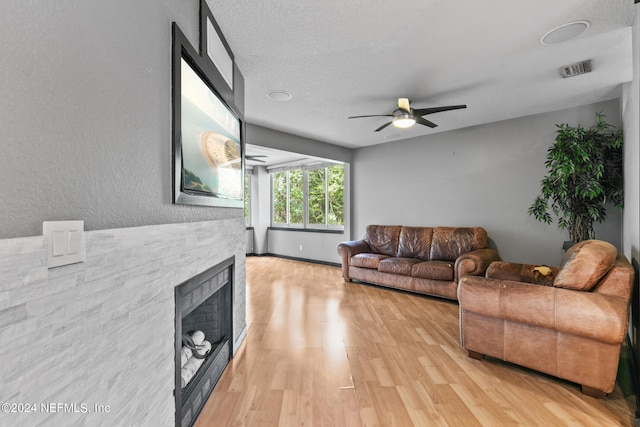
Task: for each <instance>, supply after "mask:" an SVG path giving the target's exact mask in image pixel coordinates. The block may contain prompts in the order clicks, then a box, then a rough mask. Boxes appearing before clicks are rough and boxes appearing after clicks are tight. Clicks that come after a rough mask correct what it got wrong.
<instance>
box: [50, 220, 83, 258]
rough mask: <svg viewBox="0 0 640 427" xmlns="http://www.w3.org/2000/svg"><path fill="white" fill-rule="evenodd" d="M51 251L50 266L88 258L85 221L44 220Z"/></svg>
mask: <svg viewBox="0 0 640 427" xmlns="http://www.w3.org/2000/svg"><path fill="white" fill-rule="evenodd" d="M42 234H43V235H44V237H45V239H46V241H47V245H48V251H49V268H53V267H60V266H62V265H67V264H75V263H77V262H83V261H84V260H85V258H86V254H87V251H86V247H85V238H84V221H44V222H43V223H42Z"/></svg>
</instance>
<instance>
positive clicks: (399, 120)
mask: <svg viewBox="0 0 640 427" xmlns="http://www.w3.org/2000/svg"><path fill="white" fill-rule="evenodd" d="M461 108H467V106H466V105H448V106H446V107H433V108H415V109H414V108H411V105H410V101H409V98H398V109H396V110H395V111H394V112H393V113H391V114H373V115H368V116H352V117H349V118H350V119H359V118H361V117H391V118H392V119H391V121H390V122H387V123H385V124H383V125H382V126H380V127H379V128H378V129H376V130H375V131H374V132H380V131H381V130H382V129H384V128H386V127H387V126H389V125H390V124H393V125H394V126H395V127H398V128H408V127H411V126H413V125H414V124H416V123H418V124H421V125H423V126H428V127H430V128H434V127H436V126H438V125H437V124H435V123H433V122H430V121H429V120H427V119H425V118H423V117H422V116H426V115H427V114H433V113H439V112H441V111H449V110H459V109H461Z"/></svg>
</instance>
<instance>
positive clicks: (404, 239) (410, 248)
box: [397, 227, 433, 260]
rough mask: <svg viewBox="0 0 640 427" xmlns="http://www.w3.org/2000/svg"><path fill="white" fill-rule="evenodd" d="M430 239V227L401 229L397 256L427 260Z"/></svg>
mask: <svg viewBox="0 0 640 427" xmlns="http://www.w3.org/2000/svg"><path fill="white" fill-rule="evenodd" d="M432 237H433V228H432V227H402V230H401V231H400V240H399V242H398V254H397V256H399V257H401V258H420V259H423V260H428V259H429V251H430V248H431V238H432Z"/></svg>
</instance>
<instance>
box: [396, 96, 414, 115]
mask: <svg viewBox="0 0 640 427" xmlns="http://www.w3.org/2000/svg"><path fill="white" fill-rule="evenodd" d="M398 108H399V109H401V110H402V111H406V112H407V113H410V112H411V106H410V105H409V98H398Z"/></svg>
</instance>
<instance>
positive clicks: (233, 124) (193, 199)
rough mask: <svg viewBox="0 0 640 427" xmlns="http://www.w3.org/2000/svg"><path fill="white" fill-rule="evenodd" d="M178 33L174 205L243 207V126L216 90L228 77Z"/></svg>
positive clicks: (174, 66) (175, 76) (174, 94)
mask: <svg viewBox="0 0 640 427" xmlns="http://www.w3.org/2000/svg"><path fill="white" fill-rule="evenodd" d="M173 33H174V34H173V37H174V46H173V49H174V55H173V61H174V63H173V127H174V134H173V153H174V156H173V157H174V200H173V202H174V203H179V204H195V205H205V206H222V207H237V208H242V207H244V164H243V152H242V151H243V143H242V121H241V120H240V117H239V115H238V113H237V112H236V111H234V109H233V108H232V107H231V106H230V105H229V103H227V102H225V100H224V99H223V98H222V96H220V95H219V93H218V91H216V89H215V88H216V86H215V84H214V82H215V81H218V80H221V79H222V76H221V75H219V73H217V70H215V69H214V68H213V67H211V66H209V65H208V64H207V63H205V62H204V61H203V60H202V58H201V57H200V56H199V55H198V54H197V53H196V52H195V50H194V49H193V48H192V47H191V45H190V44H189V43H188V41H187V40H186V39H185V38H184V35H183V34H182V33H181V31H180V30H179V28H178V27H177V26H176V25H175V24H174V28H173ZM221 81H222V82H224V81H223V80H221ZM219 84H220V83H219Z"/></svg>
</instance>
